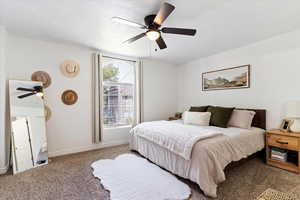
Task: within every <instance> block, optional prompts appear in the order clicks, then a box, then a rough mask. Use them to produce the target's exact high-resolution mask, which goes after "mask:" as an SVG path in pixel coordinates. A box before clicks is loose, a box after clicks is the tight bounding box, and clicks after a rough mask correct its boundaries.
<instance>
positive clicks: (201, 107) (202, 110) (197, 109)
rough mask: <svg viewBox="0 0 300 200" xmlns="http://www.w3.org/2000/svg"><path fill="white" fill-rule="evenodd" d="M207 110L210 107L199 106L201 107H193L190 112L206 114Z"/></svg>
mask: <svg viewBox="0 0 300 200" xmlns="http://www.w3.org/2000/svg"><path fill="white" fill-rule="evenodd" d="M207 108H208V106H199V107H195V106H192V107H191V108H190V110H189V111H190V112H206V111H207Z"/></svg>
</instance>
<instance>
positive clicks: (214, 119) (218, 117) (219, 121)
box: [207, 106, 234, 128]
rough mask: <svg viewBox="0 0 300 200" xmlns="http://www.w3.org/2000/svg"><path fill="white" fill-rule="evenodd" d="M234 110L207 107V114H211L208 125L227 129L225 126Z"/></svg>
mask: <svg viewBox="0 0 300 200" xmlns="http://www.w3.org/2000/svg"><path fill="white" fill-rule="evenodd" d="M233 110H234V108H225V107H218V106H209V107H208V108H207V112H210V113H211V117H210V123H209V124H210V125H211V126H218V127H221V128H227V124H228V122H229V120H230V117H231V114H232V112H233Z"/></svg>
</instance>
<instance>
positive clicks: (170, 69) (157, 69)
mask: <svg viewBox="0 0 300 200" xmlns="http://www.w3.org/2000/svg"><path fill="white" fill-rule="evenodd" d="M143 70H144V78H143V79H144V81H143V82H144V113H145V115H144V121H153V120H161V119H168V117H170V116H173V115H174V114H175V112H176V110H177V96H176V95H177V79H176V77H177V67H175V66H174V65H172V64H167V63H163V62H160V61H154V60H144V69H143Z"/></svg>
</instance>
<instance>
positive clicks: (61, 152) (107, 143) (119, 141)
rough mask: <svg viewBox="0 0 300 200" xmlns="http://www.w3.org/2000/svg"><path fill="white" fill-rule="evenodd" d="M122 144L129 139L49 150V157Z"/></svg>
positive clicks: (126, 142)
mask: <svg viewBox="0 0 300 200" xmlns="http://www.w3.org/2000/svg"><path fill="white" fill-rule="evenodd" d="M121 144H128V140H118V141H112V142H103V143H99V144H92V145H88V146H82V147H77V148H70V149H63V150H59V151H53V152H49V153H48V155H49V157H56V156H62V155H68V154H73V153H79V152H84V151H91V150H96V149H101V148H104V147H113V146H117V145H121Z"/></svg>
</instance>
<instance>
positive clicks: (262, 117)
mask: <svg viewBox="0 0 300 200" xmlns="http://www.w3.org/2000/svg"><path fill="white" fill-rule="evenodd" d="M237 109H239V110H252V111H254V112H255V115H254V118H253V121H252V126H254V127H257V128H262V129H266V110H263V109H244V108H237Z"/></svg>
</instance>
